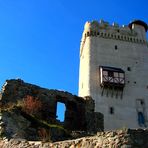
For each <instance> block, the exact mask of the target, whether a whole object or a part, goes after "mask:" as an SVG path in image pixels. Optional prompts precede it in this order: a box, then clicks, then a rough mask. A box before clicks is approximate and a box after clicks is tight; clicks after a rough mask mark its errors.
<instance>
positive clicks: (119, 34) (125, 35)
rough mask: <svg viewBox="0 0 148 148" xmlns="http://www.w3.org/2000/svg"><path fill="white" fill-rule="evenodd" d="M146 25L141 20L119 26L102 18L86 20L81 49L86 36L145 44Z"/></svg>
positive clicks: (147, 43)
mask: <svg viewBox="0 0 148 148" xmlns="http://www.w3.org/2000/svg"><path fill="white" fill-rule="evenodd" d="M147 29H148V26H147V24H146V23H144V22H143V21H139V20H138V21H133V22H131V23H130V24H129V25H127V26H126V25H123V26H119V25H118V24H117V23H113V24H112V25H110V24H109V23H108V22H105V21H103V20H100V22H98V21H92V22H86V23H85V26H84V32H83V35H82V40H81V51H82V49H83V45H84V43H85V40H86V38H87V37H99V38H105V39H113V40H121V41H125V42H132V43H137V44H146V45H147V46H148V42H147V40H146V31H147Z"/></svg>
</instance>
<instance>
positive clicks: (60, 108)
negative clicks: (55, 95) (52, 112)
mask: <svg viewBox="0 0 148 148" xmlns="http://www.w3.org/2000/svg"><path fill="white" fill-rule="evenodd" d="M65 111H66V106H65V104H64V103H61V102H57V111H56V116H57V118H56V119H57V120H59V121H60V122H64V120H65Z"/></svg>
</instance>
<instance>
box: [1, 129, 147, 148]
mask: <svg viewBox="0 0 148 148" xmlns="http://www.w3.org/2000/svg"><path fill="white" fill-rule="evenodd" d="M0 146H1V147H2V146H3V148H7V147H11V148H19V147H28V148H45V147H50V148H55V147H56V148H91V147H93V148H105V147H106V148H147V147H148V130H141V129H139V130H130V129H129V130H127V129H124V130H117V131H108V132H99V133H97V135H95V136H90V137H83V138H80V139H75V140H66V141H60V142H55V143H50V142H47V143H42V142H33V141H32V142H31V141H26V140H22V139H11V140H10V141H7V140H5V141H1V142H0Z"/></svg>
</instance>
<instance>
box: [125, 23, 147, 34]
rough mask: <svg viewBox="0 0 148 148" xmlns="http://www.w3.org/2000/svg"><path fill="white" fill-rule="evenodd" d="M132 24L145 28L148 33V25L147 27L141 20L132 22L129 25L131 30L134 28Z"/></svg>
mask: <svg viewBox="0 0 148 148" xmlns="http://www.w3.org/2000/svg"><path fill="white" fill-rule="evenodd" d="M132 24H137V25H141V26H143V27H144V28H145V31H146V32H147V30H148V25H147V24H146V23H145V22H143V21H141V20H134V21H132V22H131V23H130V24H129V25H128V26H129V28H132Z"/></svg>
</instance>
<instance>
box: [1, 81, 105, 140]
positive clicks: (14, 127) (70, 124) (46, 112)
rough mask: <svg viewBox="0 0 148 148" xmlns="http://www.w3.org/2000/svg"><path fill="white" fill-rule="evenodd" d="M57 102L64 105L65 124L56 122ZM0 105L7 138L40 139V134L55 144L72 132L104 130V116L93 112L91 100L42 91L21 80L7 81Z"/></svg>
mask: <svg viewBox="0 0 148 148" xmlns="http://www.w3.org/2000/svg"><path fill="white" fill-rule="evenodd" d="M57 102H61V103H64V104H65V106H66V111H65V119H64V122H60V121H59V120H57V119H56V112H57ZM0 105H1V135H3V136H6V137H8V138H12V137H13V138H18V137H19V138H25V139H28V140H39V134H43V133H44V134H46V135H47V132H48V133H50V138H51V140H53V141H57V140H63V139H64V138H65V139H67V138H68V137H70V135H71V132H72V131H84V132H85V133H96V132H97V131H102V130H103V115H102V114H100V113H95V112H94V101H93V100H92V98H90V97H86V98H85V99H84V98H81V97H78V96H75V95H72V94H70V93H68V92H64V91H58V90H49V89H45V88H41V87H39V86H36V85H32V84H28V83H25V82H23V81H22V80H7V81H6V83H5V84H4V86H3V88H2V92H1V98H0ZM31 105H32V106H31ZM48 124H51V126H49V125H48ZM55 125H56V126H55ZM58 127H60V128H58ZM92 127H93V128H92ZM43 128H44V129H48V131H45V130H44V129H43ZM42 136H45V135H42ZM79 136H80V135H79ZM70 138H72V135H71V137H70Z"/></svg>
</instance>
